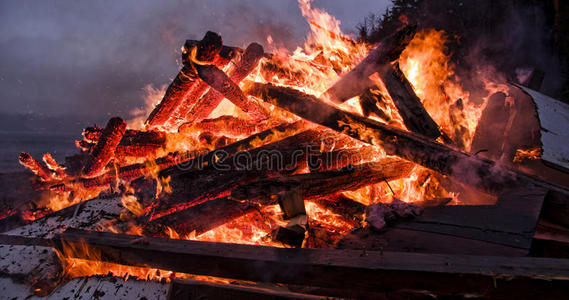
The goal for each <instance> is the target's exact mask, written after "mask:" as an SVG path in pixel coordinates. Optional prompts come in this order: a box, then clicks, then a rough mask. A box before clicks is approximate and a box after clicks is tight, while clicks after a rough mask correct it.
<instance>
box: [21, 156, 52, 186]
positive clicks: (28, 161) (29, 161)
mask: <svg viewBox="0 0 569 300" xmlns="http://www.w3.org/2000/svg"><path fill="white" fill-rule="evenodd" d="M18 160H19V161H20V164H21V165H22V166H24V167H26V168H27V169H28V170H30V171H32V173H34V174H35V175H37V176H38V177H39V178H40V180H41V181H50V180H52V179H53V172H51V170H50V169H48V168H47V167H46V166H44V165H42V164H41V163H40V162H38V161H37V160H35V159H34V158H33V157H32V156H31V155H29V154H28V153H26V152H22V153H20V155H19V156H18Z"/></svg>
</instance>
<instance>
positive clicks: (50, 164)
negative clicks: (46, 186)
mask: <svg viewBox="0 0 569 300" xmlns="http://www.w3.org/2000/svg"><path fill="white" fill-rule="evenodd" d="M42 160H43V162H44V163H45V165H46V166H47V168H48V169H49V170H51V171H52V172H54V173H55V174H56V175H57V176H56V177H57V179H63V178H65V177H67V174H65V168H64V167H63V166H61V165H60V164H59V163H58V162H57V161H56V160H55V159H54V158H53V156H51V154H49V153H45V154H44V155H43V157H42Z"/></svg>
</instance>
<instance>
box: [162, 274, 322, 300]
mask: <svg viewBox="0 0 569 300" xmlns="http://www.w3.org/2000/svg"><path fill="white" fill-rule="evenodd" d="M275 287H276V286H275ZM168 299H172V300H175V299H217V300H233V299H250V300H286V299H291V300H293V299H302V300H318V299H321V300H325V299H330V298H328V297H323V296H315V295H308V294H301V293H294V292H290V291H286V290H284V289H282V288H279V289H276V288H274V289H269V288H267V287H257V286H244V285H236V284H222V283H216V282H209V281H198V280H187V279H176V280H173V281H172V283H171V284H170V291H169V292H168Z"/></svg>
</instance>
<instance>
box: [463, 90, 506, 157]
mask: <svg viewBox="0 0 569 300" xmlns="http://www.w3.org/2000/svg"><path fill="white" fill-rule="evenodd" d="M509 118H510V108H509V107H508V105H506V94H504V93H502V92H498V93H494V94H492V95H491V96H490V97H489V98H488V102H487V103H486V107H485V108H484V111H482V115H481V116H480V120H479V121H478V125H477V126H476V131H475V133H474V137H473V139H472V145H471V146H470V150H471V151H470V152H473V153H476V152H479V151H480V155H481V156H483V157H486V158H488V159H492V160H496V161H497V160H500V157H501V156H502V154H503V151H504V143H505V142H506V140H507V139H506V128H507V124H508V119H509Z"/></svg>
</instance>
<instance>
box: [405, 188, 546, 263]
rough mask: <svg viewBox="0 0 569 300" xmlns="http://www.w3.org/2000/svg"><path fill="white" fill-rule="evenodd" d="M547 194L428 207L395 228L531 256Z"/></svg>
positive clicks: (517, 193)
mask: <svg viewBox="0 0 569 300" xmlns="http://www.w3.org/2000/svg"><path fill="white" fill-rule="evenodd" d="M547 193H548V191H547V189H543V188H540V189H527V190H515V191H510V192H507V193H505V194H503V195H501V196H500V197H499V198H498V203H497V205H496V206H460V205H453V206H443V207H428V208H425V209H424V211H423V214H422V215H421V216H418V217H416V218H415V219H413V220H411V221H402V222H399V223H397V224H396V225H395V226H396V227H397V228H405V229H412V230H420V231H427V232H434V233H442V234H449V235H453V236H459V237H463V238H469V239H474V240H479V241H486V242H489V243H494V244H500V245H506V246H511V247H517V248H521V249H525V250H527V251H528V252H529V249H530V247H531V242H532V240H533V236H534V233H535V229H536V226H537V221H538V218H539V214H540V208H541V204H542V203H543V201H544V199H545V197H546V195H547ZM521 203H523V204H521Z"/></svg>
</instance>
